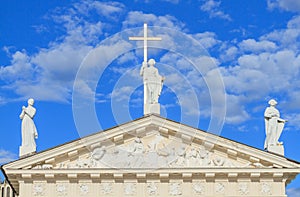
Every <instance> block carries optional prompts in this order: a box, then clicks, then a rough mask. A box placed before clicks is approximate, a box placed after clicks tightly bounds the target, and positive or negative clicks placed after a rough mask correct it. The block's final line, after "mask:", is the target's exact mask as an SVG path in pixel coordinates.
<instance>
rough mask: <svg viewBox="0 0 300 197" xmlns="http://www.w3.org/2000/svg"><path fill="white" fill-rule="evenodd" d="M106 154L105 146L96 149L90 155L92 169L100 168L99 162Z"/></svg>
mask: <svg viewBox="0 0 300 197" xmlns="http://www.w3.org/2000/svg"><path fill="white" fill-rule="evenodd" d="M105 153H106V150H105V146H101V147H97V148H95V149H94V150H93V152H92V153H91V165H92V167H98V166H100V160H101V159H102V158H103V156H104V154H105Z"/></svg>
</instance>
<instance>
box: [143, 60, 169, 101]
mask: <svg viewBox="0 0 300 197" xmlns="http://www.w3.org/2000/svg"><path fill="white" fill-rule="evenodd" d="M154 65H155V60H154V59H150V60H149V61H148V64H147V63H146V62H143V66H142V68H141V72H140V74H141V76H143V81H144V86H145V88H144V104H156V103H158V97H159V95H160V93H161V90H162V86H163V81H164V77H162V76H161V75H159V73H158V70H157V68H155V67H154Z"/></svg>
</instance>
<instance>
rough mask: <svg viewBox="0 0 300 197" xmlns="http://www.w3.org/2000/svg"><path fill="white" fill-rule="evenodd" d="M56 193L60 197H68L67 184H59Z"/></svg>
mask: <svg viewBox="0 0 300 197" xmlns="http://www.w3.org/2000/svg"><path fill="white" fill-rule="evenodd" d="M56 193H57V195H58V196H66V195H67V194H68V193H67V184H64V183H58V184H56Z"/></svg>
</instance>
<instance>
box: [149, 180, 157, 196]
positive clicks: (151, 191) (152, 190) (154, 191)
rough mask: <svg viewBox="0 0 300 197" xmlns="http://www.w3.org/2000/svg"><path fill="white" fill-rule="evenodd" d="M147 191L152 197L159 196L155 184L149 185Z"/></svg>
mask: <svg viewBox="0 0 300 197" xmlns="http://www.w3.org/2000/svg"><path fill="white" fill-rule="evenodd" d="M147 191H148V194H149V195H150V196H154V195H157V193H158V192H157V186H156V184H155V183H154V182H150V183H147Z"/></svg>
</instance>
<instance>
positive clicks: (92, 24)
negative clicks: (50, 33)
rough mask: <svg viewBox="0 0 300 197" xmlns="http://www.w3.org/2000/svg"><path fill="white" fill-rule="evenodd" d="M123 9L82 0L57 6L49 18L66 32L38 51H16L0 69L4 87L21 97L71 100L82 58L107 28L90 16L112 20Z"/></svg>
mask: <svg viewBox="0 0 300 197" xmlns="http://www.w3.org/2000/svg"><path fill="white" fill-rule="evenodd" d="M123 8H124V6H123V4H120V3H112V2H107V3H103V2H97V1H81V2H80V3H75V4H74V5H73V6H72V7H70V8H63V9H56V10H55V11H54V12H52V14H53V13H54V14H53V15H52V16H50V17H48V19H49V18H50V19H52V20H54V22H56V23H57V26H59V27H60V29H61V30H63V31H64V32H63V33H62V35H61V36H60V37H58V38H56V40H54V41H52V42H50V43H49V46H48V47H45V48H41V49H39V51H38V52H36V53H35V54H27V53H26V51H17V52H15V53H14V54H13V55H12V59H11V63H10V64H9V65H6V66H2V67H1V68H0V80H2V81H4V83H5V84H6V85H4V86H2V89H3V88H6V89H8V90H10V91H13V92H14V93H16V94H17V95H19V96H20V97H21V98H27V97H34V98H35V99H38V100H52V101H61V102H69V101H70V98H71V94H72V88H73V82H74V79H75V76H76V73H77V70H78V68H79V66H80V64H81V62H82V60H83V59H84V57H85V56H86V54H87V53H88V52H89V51H90V50H91V49H93V48H94V46H95V45H96V44H98V43H99V42H100V36H102V35H103V29H104V28H106V27H107V23H105V22H102V21H91V20H90V19H89V18H91V17H90V15H91V14H95V12H96V13H97V14H98V15H101V16H102V17H99V18H101V19H102V18H103V16H104V18H105V17H106V18H108V19H109V22H110V23H111V22H112V18H113V17H115V16H118V15H119V14H121V13H122V9H123ZM50 19H49V20H50ZM62 27H63V28H62ZM54 28H55V27H54ZM8 52H9V50H8Z"/></svg>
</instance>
